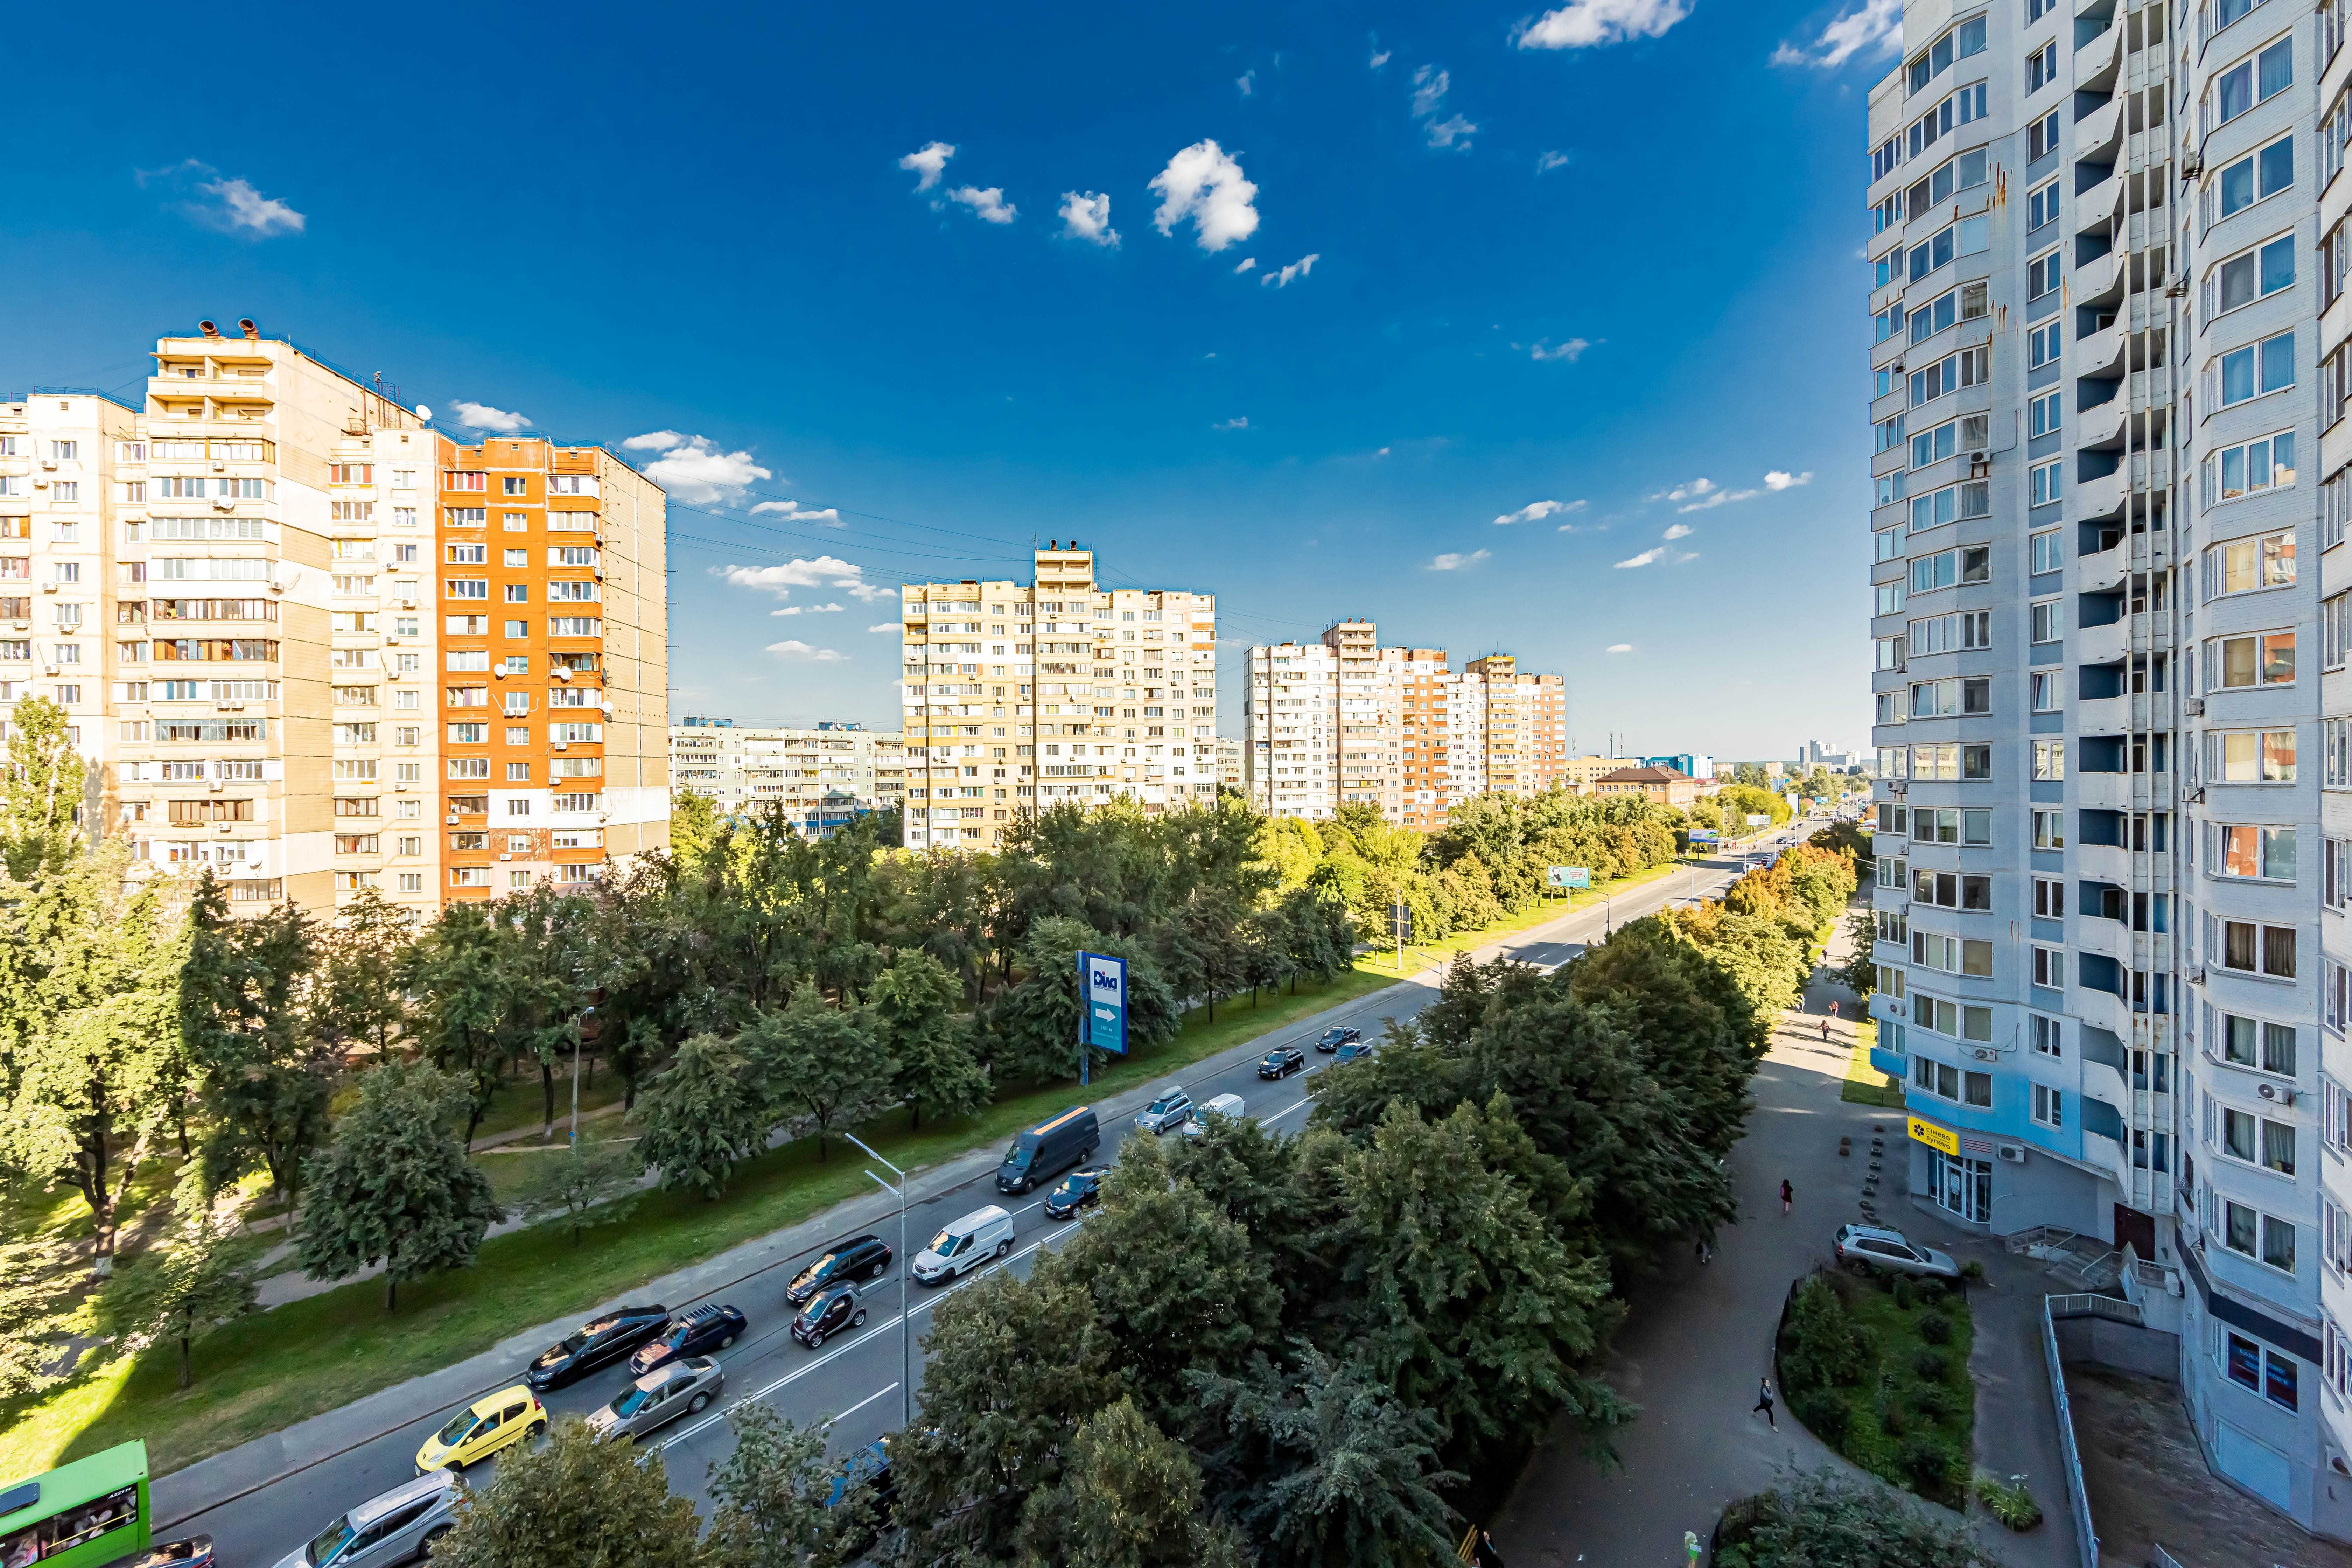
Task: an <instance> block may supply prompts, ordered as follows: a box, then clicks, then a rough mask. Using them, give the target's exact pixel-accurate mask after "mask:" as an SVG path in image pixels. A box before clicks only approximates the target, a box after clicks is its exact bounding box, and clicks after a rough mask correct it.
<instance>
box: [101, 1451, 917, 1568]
mask: <svg viewBox="0 0 2352 1568" xmlns="http://www.w3.org/2000/svg"><path fill="white" fill-rule="evenodd" d="M884 1463H885V1464H887V1463H888V1460H887V1458H886V1459H885V1460H884ZM126 1568H213V1538H212V1537H211V1536H209V1535H190V1536H185V1537H183V1538H182V1539H180V1540H178V1541H159V1542H156V1543H155V1545H154V1548H153V1549H152V1551H149V1552H145V1553H143V1554H142V1555H140V1556H137V1557H134V1558H132V1559H131V1561H130V1563H128V1564H127V1565H126Z"/></svg>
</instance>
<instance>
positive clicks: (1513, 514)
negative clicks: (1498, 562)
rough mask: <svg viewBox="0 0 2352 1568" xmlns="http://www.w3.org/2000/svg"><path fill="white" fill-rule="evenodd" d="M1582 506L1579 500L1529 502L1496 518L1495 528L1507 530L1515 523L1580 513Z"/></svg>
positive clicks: (1583, 504)
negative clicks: (1575, 512)
mask: <svg viewBox="0 0 2352 1568" xmlns="http://www.w3.org/2000/svg"><path fill="white" fill-rule="evenodd" d="M1584 506H1585V503H1584V502H1582V501H1580V500H1531V501H1529V502H1528V504H1527V505H1525V506H1523V507H1521V508H1519V510H1517V511H1507V512H1505V513H1504V514H1503V515H1502V516H1500V517H1498V518H1496V520H1495V526H1496V527H1497V528H1507V527H1508V526H1510V525H1511V524H1512V523H1515V522H1541V521H1543V520H1544V519H1546V518H1548V517H1551V516H1555V515H1557V514H1559V513H1563V512H1573V511H1582V510H1584Z"/></svg>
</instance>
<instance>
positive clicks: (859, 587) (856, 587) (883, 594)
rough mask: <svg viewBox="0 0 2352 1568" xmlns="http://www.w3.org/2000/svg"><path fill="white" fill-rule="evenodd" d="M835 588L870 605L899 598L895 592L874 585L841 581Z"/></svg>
mask: <svg viewBox="0 0 2352 1568" xmlns="http://www.w3.org/2000/svg"><path fill="white" fill-rule="evenodd" d="M834 586H835V587H836V588H839V589H842V590H844V591H845V592H846V593H847V594H848V595H849V596H850V597H851V598H853V599H858V600H862V601H864V602H865V603H866V604H869V605H870V604H872V603H873V602H874V601H875V600H877V599H895V598H897V597H898V593H897V592H896V591H895V590H893V589H889V588H885V587H881V586H879V585H878V584H873V583H852V582H847V581H841V582H836V583H835V584H834Z"/></svg>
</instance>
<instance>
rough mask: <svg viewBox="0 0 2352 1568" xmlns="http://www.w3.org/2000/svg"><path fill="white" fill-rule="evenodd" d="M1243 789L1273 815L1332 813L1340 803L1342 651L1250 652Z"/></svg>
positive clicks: (1280, 647)
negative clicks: (1340, 657)
mask: <svg viewBox="0 0 2352 1568" xmlns="http://www.w3.org/2000/svg"><path fill="white" fill-rule="evenodd" d="M1244 658H1245V659H1246V661H1247V662H1246V667H1245V668H1247V669H1248V672H1249V686H1248V695H1247V696H1246V697H1244V699H1243V700H1242V720H1243V723H1244V726H1245V729H1246V735H1245V738H1244V741H1243V742H1242V790H1243V793H1244V794H1245V795H1248V796H1249V798H1250V804H1251V805H1255V806H1256V807H1257V808H1258V809H1259V810H1260V811H1262V812H1264V813H1265V814H1266V815H1267V816H1304V817H1309V818H1317V819H1323V818H1328V817H1329V816H1331V814H1332V812H1333V811H1334V810H1335V809H1337V807H1338V806H1339V651H1338V650H1337V649H1336V648H1333V647H1330V646H1328V644H1326V643H1290V642H1286V643H1277V644H1274V645H1271V646H1265V645H1261V646H1259V647H1252V648H1250V649H1249V650H1248V651H1247V653H1246V654H1245V655H1244Z"/></svg>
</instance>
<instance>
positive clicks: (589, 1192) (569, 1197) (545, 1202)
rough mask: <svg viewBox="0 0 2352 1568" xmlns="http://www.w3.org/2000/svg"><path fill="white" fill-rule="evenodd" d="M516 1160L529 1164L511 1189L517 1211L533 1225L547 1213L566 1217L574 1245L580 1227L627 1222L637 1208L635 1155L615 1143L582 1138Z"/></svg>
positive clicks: (577, 1242)
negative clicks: (623, 1220) (517, 1184)
mask: <svg viewBox="0 0 2352 1568" xmlns="http://www.w3.org/2000/svg"><path fill="white" fill-rule="evenodd" d="M517 1157H518V1158H520V1159H522V1160H524V1161H526V1162H527V1163H526V1164H525V1165H524V1167H523V1178H522V1184H521V1185H520V1186H519V1187H517V1188H516V1189H515V1197H514V1202H515V1212H516V1213H518V1214H520V1215H521V1216H522V1217H523V1218H524V1219H525V1220H528V1221H531V1222H533V1223H536V1222H537V1221H539V1220H541V1219H543V1218H545V1217H547V1216H548V1215H564V1216H566V1218H567V1220H568V1222H569V1224H570V1226H571V1229H572V1246H574V1247H577V1246H579V1245H580V1232H581V1230H582V1228H583V1226H591V1225H610V1224H612V1223H613V1222H614V1220H620V1219H626V1218H627V1217H628V1216H629V1211H630V1210H632V1209H634V1208H635V1207H636V1197H635V1191H634V1189H635V1186H636V1180H637V1170H638V1167H637V1155H636V1151H635V1150H634V1149H632V1148H631V1147H630V1146H629V1145H628V1144H627V1143H625V1142H621V1141H619V1140H617V1139H615V1140H613V1141H611V1142H601V1143H600V1142H595V1141H593V1140H590V1139H583V1141H581V1142H578V1143H575V1144H572V1145H571V1146H570V1147H568V1148H564V1149H561V1150H549V1151H545V1152H534V1153H530V1154H524V1155H519V1156H517Z"/></svg>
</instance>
